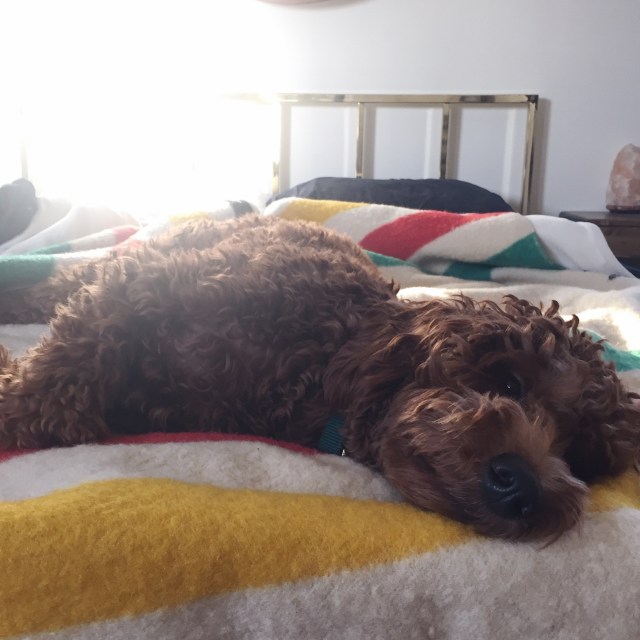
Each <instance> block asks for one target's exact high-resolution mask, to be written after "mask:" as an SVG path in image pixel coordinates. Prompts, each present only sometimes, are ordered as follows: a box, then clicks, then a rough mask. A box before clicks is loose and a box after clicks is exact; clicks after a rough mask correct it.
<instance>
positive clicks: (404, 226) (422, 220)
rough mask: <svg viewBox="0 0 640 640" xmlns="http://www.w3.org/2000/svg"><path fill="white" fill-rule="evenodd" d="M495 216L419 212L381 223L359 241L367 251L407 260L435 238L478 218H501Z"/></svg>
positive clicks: (488, 214) (495, 214)
mask: <svg viewBox="0 0 640 640" xmlns="http://www.w3.org/2000/svg"><path fill="white" fill-rule="evenodd" d="M503 213H504V212H498V213H465V214H460V213H448V212H446V211H419V212H417V213H411V214H409V215H406V216H402V217H401V218H398V219H397V220H394V221H393V222H389V223H388V224H384V225H382V226H381V227H378V228H377V229H374V230H373V231H372V232H371V233H369V234H367V235H366V236H365V237H364V238H363V239H362V240H361V241H360V246H362V248H363V249H366V250H367V251H375V252H376V253H381V254H383V255H385V256H392V257H393V258H400V260H407V259H408V258H410V257H411V256H412V255H413V254H414V253H415V252H416V251H417V250H418V249H420V247H423V246H424V245H425V244H427V243H429V242H432V241H433V240H435V239H436V238H439V237H440V236H443V235H445V234H446V233H449V232H450V231H453V230H454V229H457V228H458V227H461V226H463V225H465V224H468V223H470V222H475V221H476V220H479V219H481V218H487V217H494V216H500V215H503Z"/></svg>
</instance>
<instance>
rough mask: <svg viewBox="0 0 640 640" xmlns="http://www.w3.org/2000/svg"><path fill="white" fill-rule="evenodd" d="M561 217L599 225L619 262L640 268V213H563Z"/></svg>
mask: <svg viewBox="0 0 640 640" xmlns="http://www.w3.org/2000/svg"><path fill="white" fill-rule="evenodd" d="M560 217H561V218H568V219H569V220H575V221H576V222H593V224H595V225H598V227H600V229H601V230H602V233H603V234H604V237H605V238H606V240H607V243H608V245H609V246H610V247H611V251H613V255H614V256H615V257H616V258H618V260H620V261H621V262H625V263H626V264H631V265H632V266H640V212H637V213H609V212H608V211H562V212H561V213H560Z"/></svg>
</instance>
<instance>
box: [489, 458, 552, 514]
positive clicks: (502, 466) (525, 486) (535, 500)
mask: <svg viewBox="0 0 640 640" xmlns="http://www.w3.org/2000/svg"><path fill="white" fill-rule="evenodd" d="M482 485H483V489H484V492H485V498H486V500H487V506H488V507H489V508H490V509H491V511H493V512H494V513H495V514H496V515H499V516H502V517H503V518H509V519H511V520H515V519H517V518H527V517H529V516H532V515H533V514H534V513H535V512H536V511H537V509H538V504H539V503H540V485H539V483H538V479H537V478H536V475H535V473H534V471H533V469H531V467H530V466H529V464H528V463H527V462H526V461H525V460H524V459H523V458H521V457H520V456H518V455H515V454H513V453H502V454H500V455H499V456H496V457H495V458H491V460H490V461H489V465H488V466H487V469H486V471H485V473H484V477H483V479H482Z"/></svg>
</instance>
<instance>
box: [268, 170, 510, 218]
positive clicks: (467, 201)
mask: <svg viewBox="0 0 640 640" xmlns="http://www.w3.org/2000/svg"><path fill="white" fill-rule="evenodd" d="M289 197H297V198H310V199H312V200H342V201H345V202H367V203H370V204H390V205H394V206H396V207H407V208H409V209H433V210H435V211H449V212H451V213H493V212H495V211H513V209H512V208H511V207H510V206H509V205H508V204H507V203H506V202H505V201H504V200H503V199H502V198H501V197H500V196H499V195H497V194H495V193H492V192H491V191H488V190H487V189H483V188H482V187H479V186H477V185H475V184H471V183H470V182H464V181H462V180H451V179H437V178H433V179H424V180H413V179H405V178H402V179H392V180H376V179H372V178H315V179H314V180H309V181H308V182H303V183H301V184H298V185H296V186H295V187H292V188H291V189H287V190H286V191H282V192H281V193H278V194H276V195H275V196H273V197H272V198H271V199H270V200H269V202H273V201H274V200H279V199H280V198H289Z"/></svg>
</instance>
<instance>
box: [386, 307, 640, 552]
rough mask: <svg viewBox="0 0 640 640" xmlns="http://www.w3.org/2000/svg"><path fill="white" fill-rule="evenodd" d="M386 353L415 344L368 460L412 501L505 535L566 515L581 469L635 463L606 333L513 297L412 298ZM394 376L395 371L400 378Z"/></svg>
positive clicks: (635, 437)
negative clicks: (407, 318)
mask: <svg viewBox="0 0 640 640" xmlns="http://www.w3.org/2000/svg"><path fill="white" fill-rule="evenodd" d="M413 309H414V313H415V316H416V317H415V323H414V325H413V328H412V330H411V331H409V332H408V333H406V334H405V335H403V336H400V337H399V338H398V339H396V341H395V343H394V344H395V345H396V346H397V348H395V349H394V348H392V349H388V350H387V353H388V357H389V358H394V357H397V358H405V359H406V358H408V357H413V358H414V366H413V372H412V374H411V376H410V378H405V379H404V380H403V382H402V384H398V385H397V391H396V393H395V394H394V395H393V399H392V400H391V402H390V404H389V405H388V408H387V411H386V414H385V417H384V419H383V421H382V422H381V424H380V429H379V431H378V433H379V443H378V444H377V447H376V448H377V464H379V466H380V467H381V468H382V469H383V471H384V473H385V475H386V477H387V478H388V479H389V480H390V481H391V482H392V483H393V484H395V486H396V487H397V488H398V489H399V490H400V491H401V492H402V493H403V494H404V495H405V496H406V497H407V498H408V499H409V500H411V501H412V502H414V503H415V504H417V505H418V506H421V507H423V508H426V509H430V510H434V511H437V512H440V513H443V514H446V515H448V516H450V517H453V518H455V519H457V520H461V521H463V522H468V523H470V524H472V525H473V526H474V527H475V529H476V530H477V531H479V532H481V533H485V534H488V535H492V536H498V537H504V538H509V539H535V538H538V539H547V540H552V539H554V538H556V537H557V536H559V535H560V534H561V533H562V532H563V531H565V530H567V529H569V528H570V527H572V526H573V525H574V524H576V523H577V522H578V521H579V520H580V517H581V514H582V512H583V510H584V506H585V502H586V496H587V486H586V483H588V482H590V481H592V480H593V479H595V478H597V477H599V476H602V475H615V474H617V473H620V472H621V471H623V470H625V469H627V468H628V467H629V466H631V465H632V464H633V462H634V460H635V459H637V456H638V451H639V449H640V413H639V412H638V411H637V410H636V408H635V406H634V404H633V398H632V397H631V395H630V394H628V393H627V392H626V391H625V390H624V388H623V387H622V384H621V383H620V380H619V379H618V377H617V376H616V373H615V371H614V369H613V367H612V366H611V365H609V364H606V363H605V362H604V361H603V360H602V357H601V351H602V346H601V345H600V344H598V343H596V342H594V341H593V340H592V339H591V338H590V337H589V336H588V335H587V334H585V333H584V332H580V331H579V330H578V320H577V318H575V317H574V318H573V319H572V320H570V321H568V322H565V321H564V320H563V319H562V318H561V317H560V316H559V315H558V304H557V303H555V302H554V303H553V304H552V305H551V306H550V307H549V308H548V309H547V310H546V311H544V312H542V311H541V310H540V309H539V308H537V307H534V306H532V305H530V304H529V303H527V302H525V301H523V300H518V299H516V298H514V297H509V298H508V299H506V301H505V303H504V304H503V306H502V307H500V306H498V305H496V304H494V303H492V302H474V301H472V300H471V299H469V298H466V297H463V296H460V297H458V298H455V299H453V300H449V301H435V302H429V303H422V304H415V305H414V307H413ZM396 384H397V381H396Z"/></svg>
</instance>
